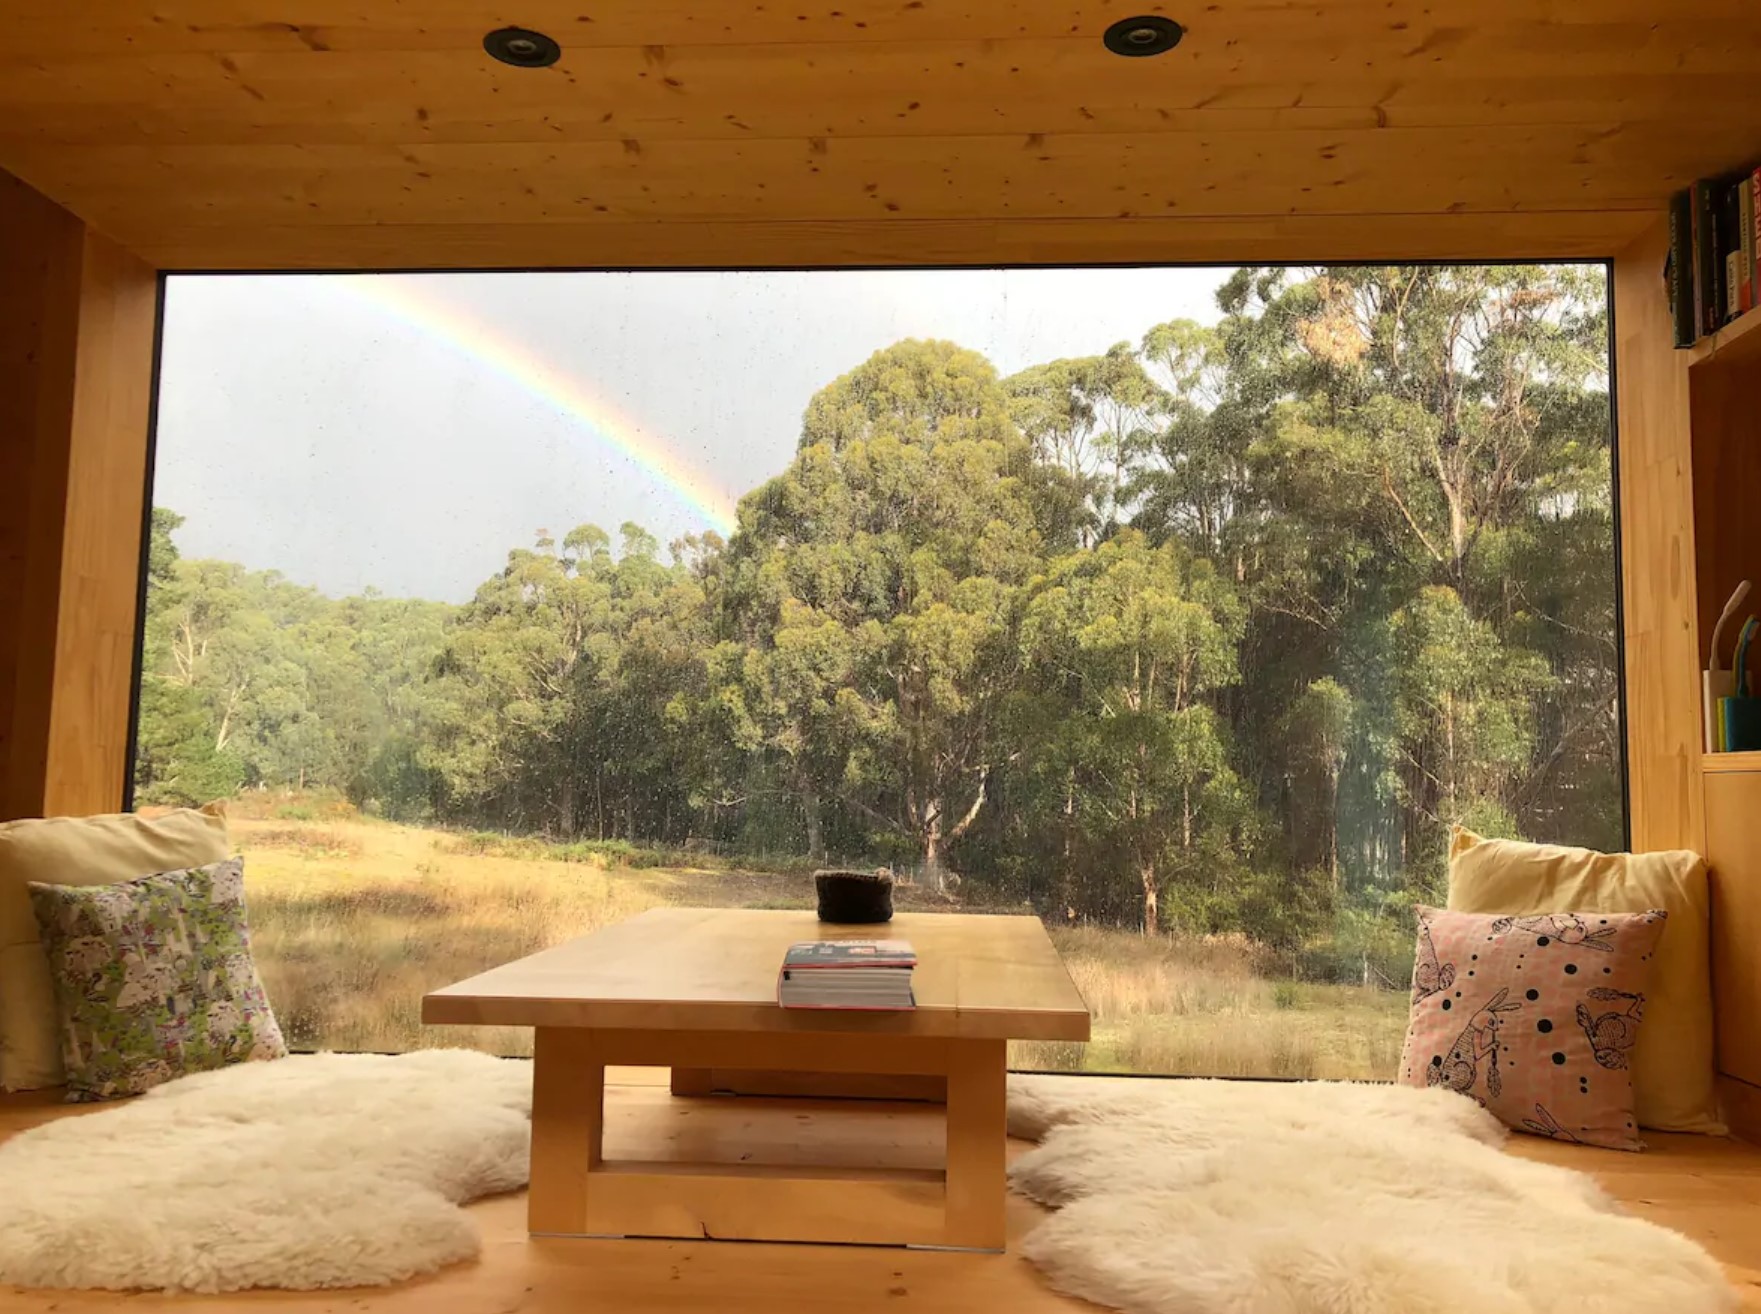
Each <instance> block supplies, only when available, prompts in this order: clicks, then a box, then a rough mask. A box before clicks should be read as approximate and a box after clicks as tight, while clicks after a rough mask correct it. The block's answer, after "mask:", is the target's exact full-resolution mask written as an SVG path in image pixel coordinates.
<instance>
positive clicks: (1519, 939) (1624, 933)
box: [1400, 907, 1668, 1150]
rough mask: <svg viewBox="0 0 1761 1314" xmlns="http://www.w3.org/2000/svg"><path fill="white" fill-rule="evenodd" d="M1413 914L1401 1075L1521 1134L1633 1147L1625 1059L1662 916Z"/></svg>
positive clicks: (1423, 911) (1639, 1016) (1635, 1144)
mask: <svg viewBox="0 0 1761 1314" xmlns="http://www.w3.org/2000/svg"><path fill="white" fill-rule="evenodd" d="M1417 912H1418V919H1419V939H1418V950H1417V957H1416V960H1415V962H1414V964H1413V981H1412V1016H1411V1021H1410V1022H1409V1023H1408V1025H1407V1032H1406V1049H1405V1051H1404V1054H1403V1057H1402V1059H1401V1070H1400V1080H1401V1081H1403V1082H1404V1083H1405V1084H1407V1085H1409V1086H1447V1087H1449V1088H1450V1089H1451V1090H1454V1091H1457V1092H1459V1093H1461V1094H1463V1095H1469V1096H1472V1097H1473V1098H1474V1099H1475V1100H1477V1101H1479V1103H1480V1104H1481V1105H1483V1106H1484V1107H1485V1108H1486V1109H1487V1110H1488V1111H1489V1112H1491V1113H1492V1114H1493V1115H1494V1116H1495V1117H1497V1118H1498V1119H1499V1120H1500V1121H1501V1122H1503V1123H1504V1124H1505V1125H1506V1126H1507V1127H1511V1128H1514V1129H1516V1130H1518V1131H1526V1132H1533V1133H1534V1134H1535V1135H1537V1136H1549V1137H1552V1138H1553V1139H1554V1140H1559V1141H1574V1142H1579V1143H1581V1144H1584V1145H1603V1146H1607V1147H1609V1148H1610V1149H1616V1150H1638V1149H1643V1148H1644V1146H1643V1143H1642V1142H1641V1141H1640V1140H1639V1138H1638V1132H1637V1128H1636V1124H1635V1122H1634V1119H1633V1078H1632V1073H1631V1072H1630V1071H1629V1070H1628V1064H1629V1060H1630V1056H1631V1053H1632V1047H1633V1042H1634V1041H1635V1040H1636V1039H1637V1038H1638V1033H1639V1024H1640V1023H1641V1021H1643V1019H1644V1010H1645V988H1646V981H1647V978H1648V977H1649V975H1650V972H1651V958H1652V955H1653V954H1654V953H1655V951H1656V948H1657V942H1658V940H1659V938H1660V937H1661V936H1662V935H1663V929H1664V924H1665V919H1666V918H1667V916H1668V914H1667V913H1663V912H1660V911H1652V912H1644V913H1604V912H1584V913H1570V912H1565V913H1542V914H1537V915H1534V916H1522V917H1510V916H1503V917H1499V916H1492V915H1489V914H1482V913H1461V912H1447V911H1445V910H1443V909H1441V908H1425V907H1420V908H1419V909H1417Z"/></svg>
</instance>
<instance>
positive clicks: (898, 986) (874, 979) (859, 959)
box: [777, 940, 917, 1009]
mask: <svg viewBox="0 0 1761 1314" xmlns="http://www.w3.org/2000/svg"><path fill="white" fill-rule="evenodd" d="M916 966H917V953H916V951H915V950H913V949H912V947H911V945H910V942H909V941H906V940H804V941H802V942H801V943H799V944H792V945H790V946H789V948H788V952H786V953H785V954H784V955H783V967H782V971H781V972H780V973H779V974H778V976H777V1003H779V1004H781V1005H782V1006H783V1007H784V1008H848V1009H901V1008H915V1007H916V1006H917V998H916V996H915V995H914V994H913V993H912V990H911V973H912V970H913V969H914V968H915V967H916Z"/></svg>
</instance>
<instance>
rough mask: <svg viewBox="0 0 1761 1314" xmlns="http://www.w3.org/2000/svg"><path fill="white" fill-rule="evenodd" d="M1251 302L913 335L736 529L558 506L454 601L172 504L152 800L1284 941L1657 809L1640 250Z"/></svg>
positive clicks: (846, 388)
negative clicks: (999, 336) (186, 527)
mask: <svg viewBox="0 0 1761 1314" xmlns="http://www.w3.org/2000/svg"><path fill="white" fill-rule="evenodd" d="M1218 303H1219V308H1220V310H1221V312H1222V313H1221V319H1220V321H1219V322H1218V323H1217V324H1216V325H1215V326H1214V327H1201V326H1200V325H1197V324H1195V323H1192V322H1190V321H1182V320H1176V321H1173V322H1170V323H1165V324H1159V325H1156V326H1154V327H1152V328H1150V329H1149V330H1148V331H1147V332H1146V333H1145V334H1144V336H1143V337H1142V339H1141V340H1140V341H1137V342H1126V343H1120V344H1118V345H1117V346H1114V347H1112V348H1110V349H1109V350H1107V351H1105V352H1104V353H1103V354H1100V355H1096V356H1090V357H1082V358H1078V359H1067V360H1055V361H1049V362H1046V363H1044V364H1040V365H1035V366H1033V367H1031V368H1029V369H1026V370H1023V371H1021V372H1020V373H1017V374H1014V375H1011V376H1008V377H1000V376H999V374H998V372H997V370H996V369H995V368H994V367H993V366H992V365H991V363H990V362H989V361H987V360H986V359H985V358H984V357H982V356H981V355H979V354H977V353H975V352H973V351H970V350H967V349H965V348H962V347H960V346H957V345H955V344H953V343H950V342H939V341H915V340H911V341H903V342H899V343H897V344H895V345H893V346H891V347H888V348H886V349H885V350H882V351H879V352H877V353H876V354H875V355H874V356H873V357H871V358H870V359H869V360H867V361H866V362H863V363H861V364H860V365H858V366H857V367H856V368H854V369H853V370H851V371H850V372H849V373H848V374H845V375H844V376H843V377H841V378H838V379H836V380H834V381H831V382H829V383H828V384H827V385H826V386H825V387H824V388H823V389H822V390H821V391H820V392H819V393H818V394H817V395H816V396H814V398H813V399H812V401H811V402H810V404H809V405H808V407H807V409H806V413H805V415H804V417H803V419H802V424H801V433H800V440H799V446H798V448H797V451H796V455H795V457H794V459H793V460H792V462H791V463H790V465H789V467H788V468H787V469H786V470H785V471H784V472H783V473H781V474H779V475H778V476H776V477H775V478H773V479H771V480H769V481H768V482H767V483H764V484H763V485H761V486H759V487H758V488H755V489H753V490H752V491H751V492H749V493H748V494H746V496H745V497H744V498H743V499H742V501H741V503H740V507H739V517H738V526H737V528H736V529H735V531H734V532H733V534H732V536H731V537H730V538H729V539H727V540H726V541H724V540H723V539H722V538H720V537H719V536H718V535H716V534H713V533H707V534H703V535H701V536H693V537H689V538H686V539H683V540H681V541H679V542H677V543H674V544H672V545H670V547H669V548H668V549H667V550H665V551H663V549H662V546H661V545H660V544H659V543H657V542H656V541H655V540H654V538H653V537H652V536H650V535H649V534H648V533H647V532H645V531H644V530H643V529H642V528H640V527H639V526H638V525H635V524H626V525H624V526H622V528H621V529H620V530H619V531H618V533H617V535H616V537H615V538H614V537H613V536H612V535H610V534H608V533H607V532H606V531H605V530H604V529H602V528H600V527H598V526H594V525H582V526H580V527H577V528H574V529H571V530H568V531H567V532H564V533H561V534H558V535H552V534H549V533H541V534H540V535H539V537H538V538H537V541H536V542H535V543H534V544H533V545H532V546H530V547H520V548H516V549H515V550H513V551H512V552H510V553H509V556H508V559H507V563H506V566H505V567H504V568H503V569H501V570H499V571H498V572H497V573H495V574H494V575H493V576H492V577H491V578H489V579H488V580H486V581H485V582H484V583H483V584H482V586H481V587H480V588H479V589H478V590H477V593H476V596H475V597H474V598H473V600H472V601H471V602H469V603H467V604H465V605H462V606H453V605H447V604H442V603H435V602H425V601H417V600H403V599H392V598H387V597H383V596H378V595H374V594H371V593H369V594H368V595H365V596H360V597H349V598H342V599H331V598H327V597H324V596H322V595H320V594H318V593H317V592H315V591H313V590H311V589H308V588H303V587H300V586H299V585H296V584H294V583H292V582H290V580H288V579H287V578H285V577H283V576H282V575H280V574H278V573H275V572H260V571H248V570H245V569H243V568H242V567H240V566H238V565H235V564H233V563H229V562H222V561H210V560H191V559H184V558H179V556H178V555H177V551H176V547H175V543H174V533H175V530H176V528H177V526H178V524H179V523H181V522H180V521H179V519H178V517H177V516H176V515H175V514H173V513H172V512H171V511H168V510H159V511H156V512H155V513H154V519H153V536H152V544H151V549H150V559H149V593H148V602H149V606H148V619H147V633H146V650H145V661H144V677H143V687H142V694H141V725H140V734H139V743H138V754H137V759H138V760H137V785H138V791H139V793H138V797H140V798H141V799H142V800H148V801H193V800H200V799H205V798H208V797H213V796H220V795H226V794H230V793H232V792H234V791H235V790H237V789H240V788H246V787H252V786H257V785H266V786H272V787H289V786H291V787H305V788H314V787H327V788H334V789H336V790H340V791H343V792H344V793H346V794H347V795H348V796H349V797H350V798H351V799H353V800H355V801H356V802H357V803H359V804H360V805H361V806H362V807H363V808H367V809H372V810H377V811H379V812H381V813H383V814H385V815H389V816H394V817H399V818H408V819H435V820H440V821H445V822H449V823H456V824H463V825H471V826H478V827H493V828H497V829H506V830H512V831H519V832H528V833H537V834H548V835H552V836H556V837H563V838H588V839H594V838H620V839H625V840H630V841H634V842H637V843H656V844H665V845H669V846H678V845H689V844H691V843H694V842H713V843H714V844H716V845H717V846H719V847H721V848H722V849H724V850H728V851H734V852H747V853H753V854H760V853H762V854H779V853H794V854H801V855H812V856H813V857H814V858H816V859H817V858H820V857H822V856H825V855H830V856H831V857H832V858H835V859H840V860H843V861H848V862H861V863H863V864H865V865H866V864H874V863H889V864H893V865H896V866H898V867H901V868H909V869H912V870H914V871H915V872H917V873H918V874H919V879H921V880H925V881H934V882H937V883H939V884H940V885H941V886H943V887H944V888H951V887H952V886H953V885H955V884H956V883H961V884H962V885H963V889H962V893H968V894H970V893H974V892H982V893H985V894H987V895H994V896H996V897H999V898H1003V897H1006V898H1009V899H1027V900H1031V901H1032V902H1033V904H1034V905H1035V906H1036V907H1038V908H1040V909H1041V910H1042V911H1044V912H1046V913H1047V914H1048V915H1053V916H1057V917H1068V918H1081V919H1093V920H1097V921H1101V922H1105V923H1108V924H1114V925H1127V926H1142V927H1144V928H1145V929H1147V930H1156V929H1158V928H1162V927H1170V926H1178V927H1180V928H1183V929H1188V930H1193V931H1201V932H1211V931H1243V932H1246V933H1247V934H1249V935H1251V936H1253V937H1254V938H1255V939H1256V940H1259V941H1261V942H1263V943H1266V944H1271V945H1274V946H1277V947H1280V948H1283V949H1288V950H1290V951H1291V952H1293V953H1294V952H1296V951H1297V950H1298V949H1300V947H1301V946H1303V945H1304V944H1307V943H1309V942H1310V941H1311V940H1313V939H1314V938H1316V937H1317V936H1319V935H1321V934H1322V933H1323V932H1328V933H1330V940H1329V943H1333V944H1337V945H1340V946H1346V947H1345V948H1342V949H1341V950H1340V952H1341V953H1346V952H1350V953H1352V954H1355V953H1357V952H1358V950H1357V949H1355V948H1350V946H1351V945H1355V944H1357V943H1358V942H1359V941H1363V940H1364V939H1365V937H1366V936H1373V935H1374V934H1375V932H1376V928H1377V927H1382V926H1385V925H1387V924H1388V923H1389V918H1390V910H1391V909H1392V908H1394V907H1395V906H1396V905H1397V904H1398V903H1399V902H1400V901H1401V900H1403V899H1406V898H1408V897H1410V896H1411V894H1413V893H1415V892H1417V893H1423V892H1425V891H1427V890H1430V891H1435V889H1436V886H1437V882H1438V880H1439V879H1440V876H1441V873H1442V863H1443V857H1442V855H1443V847H1444V843H1445V840H1446V834H1447V826H1448V824H1449V823H1450V822H1452V821H1456V820H1462V821H1466V822H1468V823H1470V824H1473V825H1475V826H1477V827H1481V828H1485V829H1489V830H1492V831H1497V832H1501V833H1508V834H1521V835H1526V836H1531V837H1537V838H1549V839H1559V840H1568V841H1573V842H1580V843H1587V844H1596V845H1604V846H1615V845H1618V843H1619V840H1620V835H1621V794H1620V785H1619V769H1618V763H1619V718H1618V705H1617V697H1618V695H1617V680H1616V670H1617V652H1616V645H1615V624H1614V548H1613V523H1612V512H1611V496H1610V473H1609V461H1610V424H1609V405H1608V394H1607V388H1606V370H1607V343H1606V318H1605V310H1604V286H1603V281H1602V273H1601V271H1600V270H1598V269H1590V268H1582V267H1550V266H1520V267H1460V268H1438V267H1394V268H1333V269H1323V270H1308V271H1288V270H1275V269H1244V270H1241V271H1238V272H1237V273H1236V274H1234V275H1233V276H1232V277H1231V278H1230V279H1229V280H1228V281H1227V283H1226V284H1225V285H1224V286H1223V287H1222V288H1221V289H1220V291H1219V293H1218ZM288 564H289V566H290V568H291V569H294V570H296V571H297V568H298V563H297V562H290V563H288ZM1354 927H1355V928H1356V930H1354V929H1353V928H1354ZM1396 938H1397V937H1396ZM1365 961H1366V962H1367V961H1368V960H1367V958H1366V960H1365Z"/></svg>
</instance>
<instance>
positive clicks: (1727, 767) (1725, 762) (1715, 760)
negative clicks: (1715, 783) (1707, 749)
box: [1700, 753, 1761, 775]
mask: <svg viewBox="0 0 1761 1314" xmlns="http://www.w3.org/2000/svg"><path fill="white" fill-rule="evenodd" d="M1700 770H1701V771H1704V772H1706V773H1707V774H1709V775H1710V774H1714V773H1722V772H1733V773H1734V772H1743V771H1761V753H1703V754H1701V756H1700Z"/></svg>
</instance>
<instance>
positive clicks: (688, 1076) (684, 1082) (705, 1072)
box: [668, 1068, 715, 1096]
mask: <svg viewBox="0 0 1761 1314" xmlns="http://www.w3.org/2000/svg"><path fill="white" fill-rule="evenodd" d="M668 1084H669V1085H670V1086H671V1087H672V1092H673V1094H675V1095H680V1096H683V1095H713V1094H715V1077H714V1073H713V1072H712V1071H711V1070H710V1069H709V1068H674V1069H673V1070H672V1076H671V1077H670V1078H669V1081H668Z"/></svg>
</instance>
